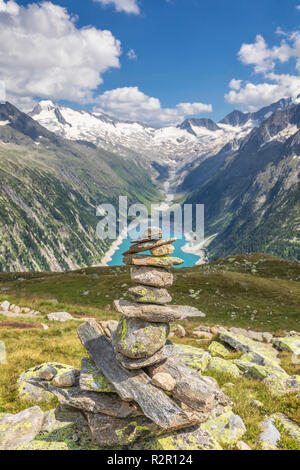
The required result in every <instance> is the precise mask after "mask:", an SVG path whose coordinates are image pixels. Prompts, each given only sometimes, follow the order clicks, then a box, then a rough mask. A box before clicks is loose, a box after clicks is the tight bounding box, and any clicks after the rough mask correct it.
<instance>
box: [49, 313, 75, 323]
mask: <svg viewBox="0 0 300 470" xmlns="http://www.w3.org/2000/svg"><path fill="white" fill-rule="evenodd" d="M47 319H48V320H50V321H61V322H65V321H71V320H73V317H72V315H70V314H69V313H68V312H53V313H49V314H48V315H47Z"/></svg>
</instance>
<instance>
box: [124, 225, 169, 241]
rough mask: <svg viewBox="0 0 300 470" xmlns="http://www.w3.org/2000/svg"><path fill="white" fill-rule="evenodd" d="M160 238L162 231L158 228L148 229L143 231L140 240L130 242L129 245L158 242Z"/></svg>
mask: <svg viewBox="0 0 300 470" xmlns="http://www.w3.org/2000/svg"><path fill="white" fill-rule="evenodd" d="M161 238H162V231H161V229H160V228H159V227H149V228H147V229H146V230H145V231H144V233H143V235H142V238H140V239H139V240H132V241H131V243H142V242H143V241H145V242H146V241H149V240H159V239H161Z"/></svg>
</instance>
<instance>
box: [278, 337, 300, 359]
mask: <svg viewBox="0 0 300 470" xmlns="http://www.w3.org/2000/svg"><path fill="white" fill-rule="evenodd" d="M273 344H274V346H275V347H276V348H278V349H279V350H280V351H288V352H291V353H293V354H296V355H300V336H299V335H295V336H286V337H285V338H274V339H273Z"/></svg>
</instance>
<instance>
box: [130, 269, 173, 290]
mask: <svg viewBox="0 0 300 470" xmlns="http://www.w3.org/2000/svg"><path fill="white" fill-rule="evenodd" d="M130 275H131V280H132V282H134V283H135V284H143V285H145V286H152V287H170V286H171V285H172V284H173V280H174V276H173V274H172V273H170V272H169V271H168V270H167V269H164V268H150V267H144V266H140V267H139V266H134V267H132V268H130Z"/></svg>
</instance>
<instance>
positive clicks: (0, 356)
mask: <svg viewBox="0 0 300 470" xmlns="http://www.w3.org/2000/svg"><path fill="white" fill-rule="evenodd" d="M0 364H6V349H5V343H4V341H0Z"/></svg>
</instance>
